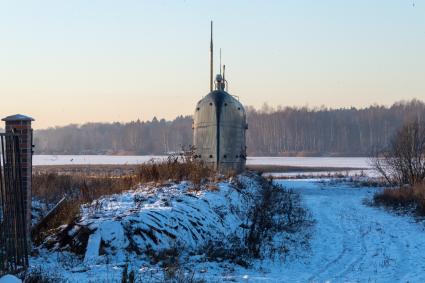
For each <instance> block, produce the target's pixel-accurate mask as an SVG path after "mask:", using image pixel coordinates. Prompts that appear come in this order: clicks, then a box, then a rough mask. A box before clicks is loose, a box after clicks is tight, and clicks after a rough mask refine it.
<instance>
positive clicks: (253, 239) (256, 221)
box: [245, 178, 309, 258]
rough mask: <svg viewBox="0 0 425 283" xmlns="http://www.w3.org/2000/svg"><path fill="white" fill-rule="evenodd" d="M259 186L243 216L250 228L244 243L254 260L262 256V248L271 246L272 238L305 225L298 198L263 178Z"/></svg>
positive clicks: (304, 216) (303, 212) (304, 213)
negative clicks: (257, 192) (258, 192)
mask: <svg viewBox="0 0 425 283" xmlns="http://www.w3.org/2000/svg"><path fill="white" fill-rule="evenodd" d="M260 185H261V189H260V194H259V196H258V198H257V199H256V200H255V201H254V204H253V206H252V207H251V209H250V210H249V211H248V212H247V213H248V217H249V220H250V224H249V226H248V232H247V235H246V239H245V241H246V246H247V248H248V251H249V252H250V253H251V255H252V256H253V257H255V258H259V257H261V256H262V254H261V250H262V248H263V247H265V246H271V245H273V243H272V242H273V238H274V236H275V235H277V234H279V233H283V232H288V233H294V232H297V231H298V229H299V228H301V227H302V226H303V225H305V224H306V223H307V222H309V215H308V213H307V210H306V209H305V208H303V206H302V204H301V198H300V195H299V194H297V193H295V192H293V191H292V190H288V189H285V188H284V187H282V186H280V185H277V184H275V183H273V182H272V180H267V179H265V178H261V179H260Z"/></svg>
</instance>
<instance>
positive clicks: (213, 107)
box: [193, 23, 248, 174]
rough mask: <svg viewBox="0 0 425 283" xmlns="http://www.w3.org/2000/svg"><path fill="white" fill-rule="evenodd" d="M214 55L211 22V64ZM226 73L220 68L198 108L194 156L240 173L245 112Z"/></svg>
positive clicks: (243, 149) (243, 168)
mask: <svg viewBox="0 0 425 283" xmlns="http://www.w3.org/2000/svg"><path fill="white" fill-rule="evenodd" d="M212 53H213V48H212V23H211V65H212V61H213V60H212ZM220 65H221V64H220ZM211 72H212V68H211ZM224 73H225V67H224V66H223V74H222V73H221V66H220V74H218V75H217V76H216V80H215V83H214V89H212V88H213V84H212V83H210V88H211V89H210V93H209V94H208V95H206V96H205V97H203V98H202V99H201V100H200V101H199V102H198V103H197V105H196V109H195V113H194V116H193V129H194V132H193V144H194V147H195V157H197V158H199V159H201V160H202V161H203V162H204V163H205V164H207V165H209V166H211V167H213V168H214V169H215V170H217V171H218V172H220V173H224V174H225V173H229V172H235V173H240V172H243V171H244V170H245V163H246V135H245V132H246V130H247V128H248V127H247V123H246V113H245V109H244V107H243V106H242V104H241V103H240V102H239V100H238V99H236V98H235V97H234V96H232V95H230V94H229V93H228V92H227V81H226V80H225V77H224ZM210 78H211V79H212V76H210Z"/></svg>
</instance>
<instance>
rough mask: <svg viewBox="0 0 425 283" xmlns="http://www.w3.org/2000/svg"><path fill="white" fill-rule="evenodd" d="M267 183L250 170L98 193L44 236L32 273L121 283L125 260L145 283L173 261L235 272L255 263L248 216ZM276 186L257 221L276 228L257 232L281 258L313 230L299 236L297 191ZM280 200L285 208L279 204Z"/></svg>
mask: <svg viewBox="0 0 425 283" xmlns="http://www.w3.org/2000/svg"><path fill="white" fill-rule="evenodd" d="M265 184H267V182H266V181H265V180H264V179H262V178H261V177H260V176H259V175H256V174H252V173H249V174H244V175H239V176H237V177H234V178H231V179H228V180H222V181H218V182H211V183H207V184H204V185H203V187H202V188H201V189H199V188H196V187H194V186H193V185H192V184H191V183H188V182H181V183H177V184H176V183H170V184H168V185H153V184H152V185H143V186H140V187H138V188H137V189H135V190H133V191H128V192H125V193H121V194H117V195H112V196H109V197H103V198H101V199H98V200H96V201H94V202H93V203H92V204H90V205H85V206H83V207H82V210H81V215H82V217H81V219H79V221H78V222H77V223H75V224H72V225H69V226H67V227H63V228H62V229H61V231H59V232H58V233H55V234H53V235H52V236H50V237H49V238H47V239H46V241H45V242H44V245H42V247H40V248H39V251H38V252H39V254H38V255H37V256H34V257H32V258H31V265H32V267H33V270H36V271H37V268H39V269H40V268H41V269H42V272H46V273H49V272H54V274H51V276H53V277H62V278H66V279H67V280H69V281H71V282H77V281H80V282H83V281H84V282H85V281H89V280H94V279H96V280H101V281H102V280H106V281H108V282H109V281H110V280H112V281H113V282H115V281H119V280H120V279H121V276H122V270H123V267H124V266H126V265H127V266H128V270H131V271H133V272H135V275H136V278H139V279H140V280H141V281H143V282H146V281H147V282H162V281H163V280H164V279H165V278H166V277H167V276H168V275H167V272H169V270H170V269H169V267H170V266H169V265H170V264H171V266H172V267H173V268H177V267H176V262H175V261H177V262H178V271H179V272H182V273H183V274H184V276H190V273H191V272H193V276H195V278H199V279H203V278H210V279H211V278H216V279H217V280H220V278H224V277H229V276H230V277H233V276H234V275H232V273H234V271H235V270H244V268H242V267H241V266H240V265H243V266H245V267H248V268H256V265H255V264H253V265H251V264H250V263H251V262H248V260H247V258H248V257H249V261H250V260H251V259H252V258H253V257H252V256H251V257H250V256H249V255H248V254H247V253H246V251H248V250H247V247H248V245H247V244H244V243H242V242H243V241H245V240H244V239H248V238H247V233H248V232H247V231H249V232H251V231H253V232H254V233H253V234H252V235H251V234H250V237H251V236H252V237H253V238H251V239H256V238H255V236H256V234H255V233H257V231H256V230H252V227H257V226H258V223H257V224H255V223H254V224H255V225H257V226H255V225H254V226H253V224H252V218H251V217H254V218H255V217H257V216H258V215H261V213H262V212H263V210H258V207H257V206H256V205H258V204H262V203H263V202H262V200H263V195H262V194H263V193H264V192H265V188H266V185H265ZM273 188H274V189H276V190H277V191H278V192H279V193H278V194H275V195H269V196H274V198H273V201H275V202H276V201H277V202H276V207H272V208H271V210H268V208H267V205H268V203H269V202H267V203H265V206H264V211H265V212H266V213H267V212H269V214H270V217H271V218H258V217H257V218H255V219H256V220H257V221H260V220H262V219H264V220H268V221H270V222H269V223H270V224H271V226H272V229H274V227H281V228H279V229H282V230H280V231H277V232H273V233H271V234H267V233H264V234H262V233H261V234H259V235H260V236H261V237H262V238H261V241H264V242H266V241H268V240H267V239H268V237H270V236H272V237H271V238H270V245H267V246H266V245H264V252H267V253H268V254H270V256H273V255H274V252H275V251H277V252H276V255H277V256H278V257H280V256H281V257H283V256H286V253H287V251H288V250H292V247H294V250H295V248H296V247H299V246H303V245H305V243H306V241H307V239H306V237H307V234H308V230H310V229H301V233H298V231H299V229H298V228H297V227H300V226H299V224H298V223H304V222H303V219H305V214H303V213H304V212H305V211H304V210H303V209H301V208H300V207H299V204H300V203H299V197H298V195H296V194H294V193H291V192H285V191H284V190H283V189H280V188H277V187H273ZM269 192H271V191H269ZM282 192H285V193H283V194H282ZM277 197H284V198H277ZM280 200H282V201H280ZM273 201H272V203H273ZM285 204H286V205H289V207H290V209H289V210H286V209H281V208H280V205H285ZM253 208H256V210H255V211H254V210H253ZM260 208H263V206H261V207H260ZM298 208H300V210H297V209H298ZM276 209H278V210H276ZM274 211H278V213H277V214H274ZM290 211H292V212H290ZM253 212H255V213H258V212H260V214H256V215H253ZM279 213H280V214H279ZM291 218H292V220H291ZM297 218H298V219H297ZM260 224H261V223H260ZM285 225H286V226H285ZM297 225H298V226H297ZM302 225H304V224H302ZM307 225H308V223H307V222H306V228H307ZM304 230H305V231H304ZM257 236H258V235H257ZM263 236H264V237H263ZM263 238H264V239H263ZM250 241H251V242H250V244H253V242H252V240H250ZM254 244H256V242H254ZM239 250H240V251H241V252H240V254H238V251H239ZM249 251H250V250H249ZM170 253H172V254H170ZM176 254H177V256H176ZM254 257H255V256H254ZM170 259H171V261H172V262H171V263H170V262H169V261H170ZM279 260H280V259H279ZM254 262H255V261H253V263H254ZM236 274H238V273H236ZM230 277H229V278H230Z"/></svg>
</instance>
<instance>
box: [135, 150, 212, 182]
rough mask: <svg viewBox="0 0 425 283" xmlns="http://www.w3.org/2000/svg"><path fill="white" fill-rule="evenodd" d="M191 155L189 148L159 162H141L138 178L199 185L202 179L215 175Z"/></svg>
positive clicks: (144, 180)
mask: <svg viewBox="0 0 425 283" xmlns="http://www.w3.org/2000/svg"><path fill="white" fill-rule="evenodd" d="M193 156H194V155H193V148H191V149H190V150H187V151H183V153H181V154H176V155H170V156H168V158H167V159H166V160H163V161H160V162H157V161H152V162H150V163H147V164H142V165H140V166H139V168H138V179H139V180H140V181H141V182H152V181H153V182H167V181H169V180H172V181H175V182H179V181H190V182H192V183H193V184H195V185H199V184H200V183H201V182H202V181H203V180H205V179H210V178H212V177H213V176H215V173H214V171H213V170H212V169H211V168H209V167H208V166H206V165H205V164H204V163H203V162H202V161H201V160H199V159H197V158H194V157H193Z"/></svg>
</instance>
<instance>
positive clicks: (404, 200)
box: [373, 183, 425, 216]
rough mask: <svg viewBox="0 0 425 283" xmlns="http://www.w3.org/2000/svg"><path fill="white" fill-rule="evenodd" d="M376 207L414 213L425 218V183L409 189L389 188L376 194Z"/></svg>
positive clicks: (374, 199) (374, 198)
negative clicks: (380, 206)
mask: <svg viewBox="0 0 425 283" xmlns="http://www.w3.org/2000/svg"><path fill="white" fill-rule="evenodd" d="M373 201H374V204H375V205H382V206H385V207H388V208H391V209H395V210H403V211H413V212H415V213H416V214H417V215H418V216H425V183H422V184H417V185H414V186H409V187H400V188H392V189H391V188H389V189H385V190H383V191H382V192H379V193H377V194H375V196H374V197H373Z"/></svg>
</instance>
